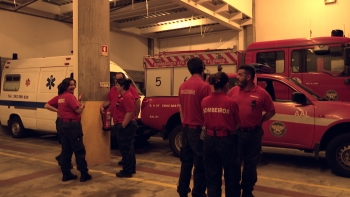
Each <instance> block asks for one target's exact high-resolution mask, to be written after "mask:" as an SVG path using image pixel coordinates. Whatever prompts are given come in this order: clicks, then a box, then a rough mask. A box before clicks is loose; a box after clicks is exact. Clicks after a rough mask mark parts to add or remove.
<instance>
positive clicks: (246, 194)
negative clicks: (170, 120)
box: [242, 190, 254, 197]
mask: <svg viewBox="0 0 350 197" xmlns="http://www.w3.org/2000/svg"><path fill="white" fill-rule="evenodd" d="M242 197H254V195H253V193H252V191H244V190H243V192H242Z"/></svg>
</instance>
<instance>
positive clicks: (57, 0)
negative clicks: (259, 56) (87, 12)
mask: <svg viewBox="0 0 350 197" xmlns="http://www.w3.org/2000/svg"><path fill="white" fill-rule="evenodd" d="M106 1H107V0H106ZM227 2H228V1H227V0H226V1H225V0H112V1H110V27H111V30H112V31H113V30H116V31H124V32H128V33H133V34H136V35H140V36H144V37H148V38H167V37H177V36H184V35H192V34H200V35H202V36H204V35H205V34H206V33H210V32H218V31H225V30H235V31H240V30H241V28H242V27H243V26H245V25H250V24H252V19H251V17H249V16H247V15H245V14H244V13H242V12H240V11H239V10H238V9H236V8H235V6H234V5H232V3H231V4H230V3H227ZM0 9H2V10H8V11H12V12H18V13H24V14H28V15H32V16H38V17H42V18H47V19H51V20H56V21H60V22H66V23H72V21H73V19H72V17H73V13H72V11H73V1H72V0H0Z"/></svg>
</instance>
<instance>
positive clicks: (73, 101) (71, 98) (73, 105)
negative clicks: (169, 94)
mask: <svg viewBox="0 0 350 197" xmlns="http://www.w3.org/2000/svg"><path fill="white" fill-rule="evenodd" d="M67 100H68V101H67ZM66 101H67V103H68V106H69V107H71V108H72V109H76V108H78V107H79V103H78V100H77V98H75V96H74V95H73V94H72V95H69V96H67V98H66Z"/></svg>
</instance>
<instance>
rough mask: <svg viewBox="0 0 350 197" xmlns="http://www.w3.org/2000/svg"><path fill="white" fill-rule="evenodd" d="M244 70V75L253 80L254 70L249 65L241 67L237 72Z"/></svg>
mask: <svg viewBox="0 0 350 197" xmlns="http://www.w3.org/2000/svg"><path fill="white" fill-rule="evenodd" d="M241 69H242V70H244V71H245V73H246V74H249V75H250V76H251V77H252V80H254V78H255V68H254V67H253V66H250V65H242V66H240V67H239V68H238V70H241Z"/></svg>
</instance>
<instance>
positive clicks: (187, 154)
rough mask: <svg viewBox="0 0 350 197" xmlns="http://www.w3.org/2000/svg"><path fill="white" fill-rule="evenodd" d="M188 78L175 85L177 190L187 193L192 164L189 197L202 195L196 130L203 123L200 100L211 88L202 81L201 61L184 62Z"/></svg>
mask: <svg viewBox="0 0 350 197" xmlns="http://www.w3.org/2000/svg"><path fill="white" fill-rule="evenodd" d="M187 67H188V70H189V71H190V73H191V75H192V77H191V78H189V79H188V80H187V81H185V82H184V83H183V84H181V86H180V88H179V101H180V116H181V122H182V146H181V151H180V160H181V171H180V177H179V183H178V187H177V192H178V193H179V195H180V197H183V196H187V194H188V193H189V192H190V191H191V190H190V188H189V185H190V180H191V174H192V167H193V165H194V172H193V185H194V186H193V190H192V196H194V197H198V196H206V194H205V190H206V183H205V170H204V162H203V141H202V140H201V139H200V133H201V131H202V126H203V113H202V109H201V102H202V100H203V98H204V97H206V96H208V95H209V94H210V93H211V87H210V85H209V84H208V83H205V82H204V81H203V78H202V76H203V72H204V70H205V66H204V63H203V61H202V60H201V59H200V58H198V57H194V58H191V59H189V60H188V62H187Z"/></svg>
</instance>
